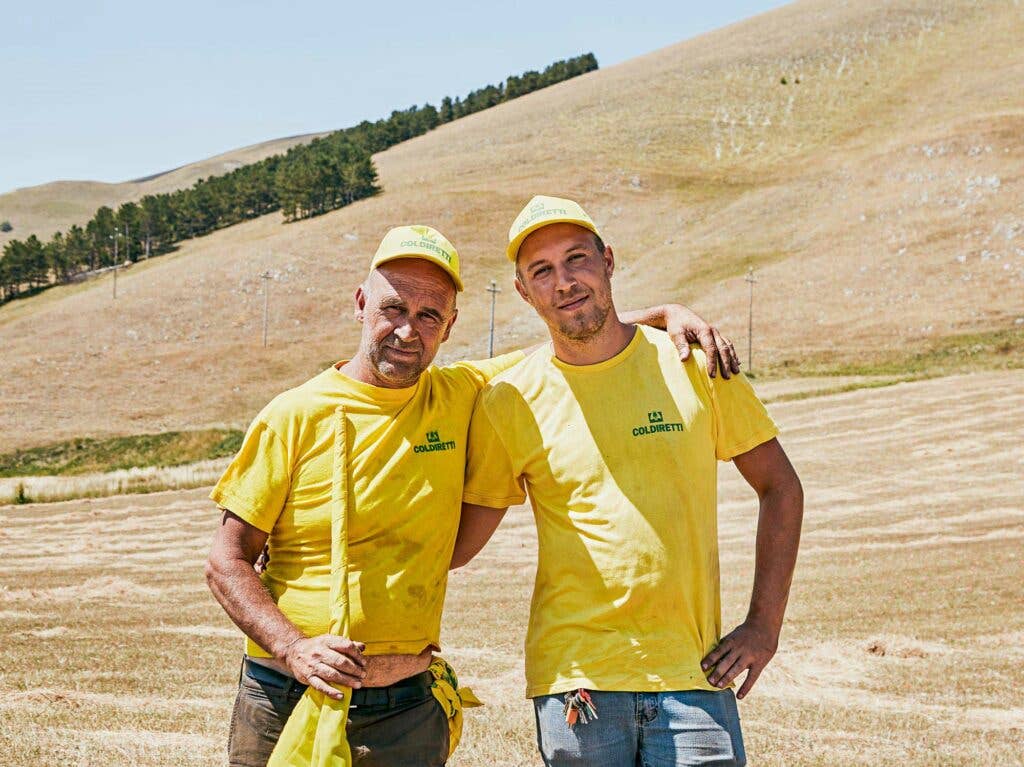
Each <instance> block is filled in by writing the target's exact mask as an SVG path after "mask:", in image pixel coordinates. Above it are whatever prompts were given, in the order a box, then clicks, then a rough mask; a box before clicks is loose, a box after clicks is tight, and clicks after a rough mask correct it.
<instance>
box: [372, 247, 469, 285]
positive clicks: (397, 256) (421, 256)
mask: <svg viewBox="0 0 1024 767" xmlns="http://www.w3.org/2000/svg"><path fill="white" fill-rule="evenodd" d="M400 258H415V259H418V260H420V261H428V262H430V263H431V264H434V266H436V267H437V268H438V269H441V270H442V271H443V272H444V273H445V274H447V275H448V276H449V277H451V278H452V282H454V283H455V290H456V291H457V292H459V293H461V292H463V291H464V290H465V289H466V288H465V286H464V285H463V284H462V279H461V278H460V277H459V275H457V274H456V273H455V271H454V270H453V269H452V268H451V267H450V266H448V265H447V264H446V263H444V262H443V261H442V260H440V259H438V258H432V257H431V256H428V255H427V254H425V253H417V252H412V253H393V254H390V255H387V256H384V257H383V258H381V259H380V260H374V262H373V263H372V264H370V269H371V270H373V269H376V268H377V267H378V266H380V265H381V264H386V263H388V262H389V261H397V260H398V259H400Z"/></svg>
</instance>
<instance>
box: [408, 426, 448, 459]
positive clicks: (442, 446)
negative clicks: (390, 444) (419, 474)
mask: <svg viewBox="0 0 1024 767" xmlns="http://www.w3.org/2000/svg"><path fill="white" fill-rule="evenodd" d="M454 449H455V440H454V439H449V440H447V441H445V442H442V441H441V435H440V434H438V432H437V430H436V429H433V430H431V431H428V432H427V442H426V444H419V445H413V448H412V451H413V452H414V453H433V452H436V451H438V450H454Z"/></svg>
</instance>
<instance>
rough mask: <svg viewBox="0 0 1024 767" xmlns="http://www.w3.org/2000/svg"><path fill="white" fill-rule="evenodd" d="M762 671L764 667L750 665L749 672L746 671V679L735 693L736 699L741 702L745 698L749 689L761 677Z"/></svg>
mask: <svg viewBox="0 0 1024 767" xmlns="http://www.w3.org/2000/svg"><path fill="white" fill-rule="evenodd" d="M762 671H764V666H758V665H757V664H751V666H750V670H749V671H747V678H746V679H744V680H743V684H742V685H740V689H739V691H738V692H737V693H736V697H737V698H739V699H740V700H743V699H744V698H745V697H747V693H748V692H750V688H751V687H753V686H754V682H756V681H757V678H758V677H759V676H761V672H762Z"/></svg>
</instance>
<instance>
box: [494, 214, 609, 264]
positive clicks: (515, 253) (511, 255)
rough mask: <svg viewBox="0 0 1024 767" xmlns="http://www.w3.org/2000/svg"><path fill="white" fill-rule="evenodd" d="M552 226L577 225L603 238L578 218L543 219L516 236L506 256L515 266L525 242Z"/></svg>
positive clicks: (588, 223) (506, 251) (509, 245)
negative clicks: (535, 233) (539, 230)
mask: <svg viewBox="0 0 1024 767" xmlns="http://www.w3.org/2000/svg"><path fill="white" fill-rule="evenodd" d="M552 224H576V226H582V227H583V228H584V229H589V230H590V231H591V232H593V233H594V234H596V235H597V236H598V237H600V236H601V235H600V234H599V233H598V231H597V227H595V226H594V225H593V224H592V223H590V222H589V221H583V220H581V219H578V218H546V219H543V220H542V221H537V222H535V223H533V224H530V226H528V227H526V228H525V229H524V230H523V231H521V232H520V233H519V234H517V235H516V238H515V239H514V240H512V242H510V243H509V244H508V247H507V248H506V249H505V255H506V256H507V257H508V260H509V261H511V262H512V263H513V264H514V263H515V262H516V259H517V258H519V248H520V246H521V245H522V244H523V240H525V239H526V238H527V237H529V236H530V235H531V234H533V233H534V232H536V231H537V230H538V229H543V228H544V227H545V226H551V225H552Z"/></svg>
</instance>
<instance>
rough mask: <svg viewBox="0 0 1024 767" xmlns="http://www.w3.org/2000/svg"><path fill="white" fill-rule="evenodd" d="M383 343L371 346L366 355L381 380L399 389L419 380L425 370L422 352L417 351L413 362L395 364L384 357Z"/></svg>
mask: <svg viewBox="0 0 1024 767" xmlns="http://www.w3.org/2000/svg"><path fill="white" fill-rule="evenodd" d="M387 340H389V339H385V341H387ZM385 341H382V342H380V343H378V344H373V345H372V346H371V347H370V350H369V354H368V355H367V356H368V357H369V359H370V364H372V365H373V369H374V370H375V371H376V372H377V375H378V376H379V377H380V378H381V380H383V381H387V382H388V383H390V384H392V385H394V386H398V387H401V388H405V387H407V386H412V385H413V384H415V383H416V381H417V380H419V377H420V375H421V374H422V373H423V371H424V370H425V369H426V365H423V364H422V361H423V350H422V349H421V350H419V356H418V357H417V358H416V360H415V361H412V360H410V361H409V362H396V361H395V360H393V359H389V358H388V357H387V356H386V352H385V349H384V343H385Z"/></svg>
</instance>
